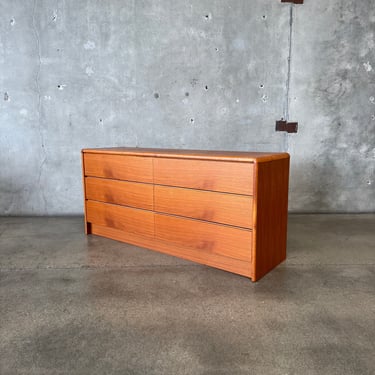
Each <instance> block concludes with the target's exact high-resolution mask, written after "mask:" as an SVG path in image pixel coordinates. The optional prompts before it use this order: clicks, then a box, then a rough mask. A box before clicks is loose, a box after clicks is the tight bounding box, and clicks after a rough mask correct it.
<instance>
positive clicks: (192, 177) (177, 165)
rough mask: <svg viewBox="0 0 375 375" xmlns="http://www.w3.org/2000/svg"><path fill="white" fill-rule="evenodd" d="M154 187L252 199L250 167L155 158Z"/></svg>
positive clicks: (251, 171)
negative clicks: (180, 188) (216, 193)
mask: <svg viewBox="0 0 375 375" xmlns="http://www.w3.org/2000/svg"><path fill="white" fill-rule="evenodd" d="M154 183H155V184H159V185H169V186H179V187H187V188H193V189H202V190H210V191H220V192H229V193H236V194H247V195H252V193H253V164H252V163H236V162H226V161H222V162H217V161H203V160H184V159H165V158H155V159H154Z"/></svg>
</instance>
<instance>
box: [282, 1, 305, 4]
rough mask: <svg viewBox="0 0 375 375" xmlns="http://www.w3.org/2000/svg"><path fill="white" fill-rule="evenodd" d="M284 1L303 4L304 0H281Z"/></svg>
mask: <svg viewBox="0 0 375 375" xmlns="http://www.w3.org/2000/svg"><path fill="white" fill-rule="evenodd" d="M281 2H282V3H293V4H303V0H281Z"/></svg>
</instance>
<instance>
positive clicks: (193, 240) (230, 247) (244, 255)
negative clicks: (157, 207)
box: [155, 214, 252, 262]
mask: <svg viewBox="0 0 375 375" xmlns="http://www.w3.org/2000/svg"><path fill="white" fill-rule="evenodd" d="M155 238H156V239H157V240H160V241H165V242H167V243H172V244H174V245H175V246H176V247H177V248H181V249H184V250H186V249H189V248H190V249H193V250H199V251H200V252H201V253H202V254H204V253H206V254H207V255H210V254H215V255H220V256H225V257H228V258H233V259H238V260H243V261H247V262H249V261H251V243H252V232H251V231H249V230H245V229H239V228H233V227H229V226H225V225H220V224H212V223H205V222H201V221H198V220H192V219H184V218H179V217H175V216H169V215H163V214H155Z"/></svg>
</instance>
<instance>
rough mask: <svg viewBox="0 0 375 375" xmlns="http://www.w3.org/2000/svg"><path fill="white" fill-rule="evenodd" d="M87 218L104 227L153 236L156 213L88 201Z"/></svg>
mask: <svg viewBox="0 0 375 375" xmlns="http://www.w3.org/2000/svg"><path fill="white" fill-rule="evenodd" d="M86 220H87V222H89V223H93V224H97V225H101V226H104V227H109V228H115V229H120V230H122V231H124V232H126V233H132V234H139V235H142V236H148V237H153V235H154V213H153V212H150V211H144V210H139V209H136V208H130V207H124V206H117V205H114V204H107V203H102V202H95V201H90V200H88V201H86Z"/></svg>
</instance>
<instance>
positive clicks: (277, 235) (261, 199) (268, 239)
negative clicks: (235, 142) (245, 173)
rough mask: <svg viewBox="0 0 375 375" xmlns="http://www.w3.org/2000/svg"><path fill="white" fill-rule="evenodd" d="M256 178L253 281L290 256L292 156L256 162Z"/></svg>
mask: <svg viewBox="0 0 375 375" xmlns="http://www.w3.org/2000/svg"><path fill="white" fill-rule="evenodd" d="M255 180H256V184H255V197H254V198H255V220H254V245H253V249H254V252H253V272H252V274H253V276H252V280H253V281H257V280H259V279H260V278H261V277H262V276H264V275H265V274H266V273H267V272H269V271H271V270H272V269H273V268H274V267H276V266H277V265H278V264H279V263H281V262H282V261H283V260H285V258H286V241H287V221H288V183H289V157H288V158H285V159H281V160H276V161H273V162H272V163H271V162H270V163H260V164H258V163H256V164H255Z"/></svg>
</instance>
